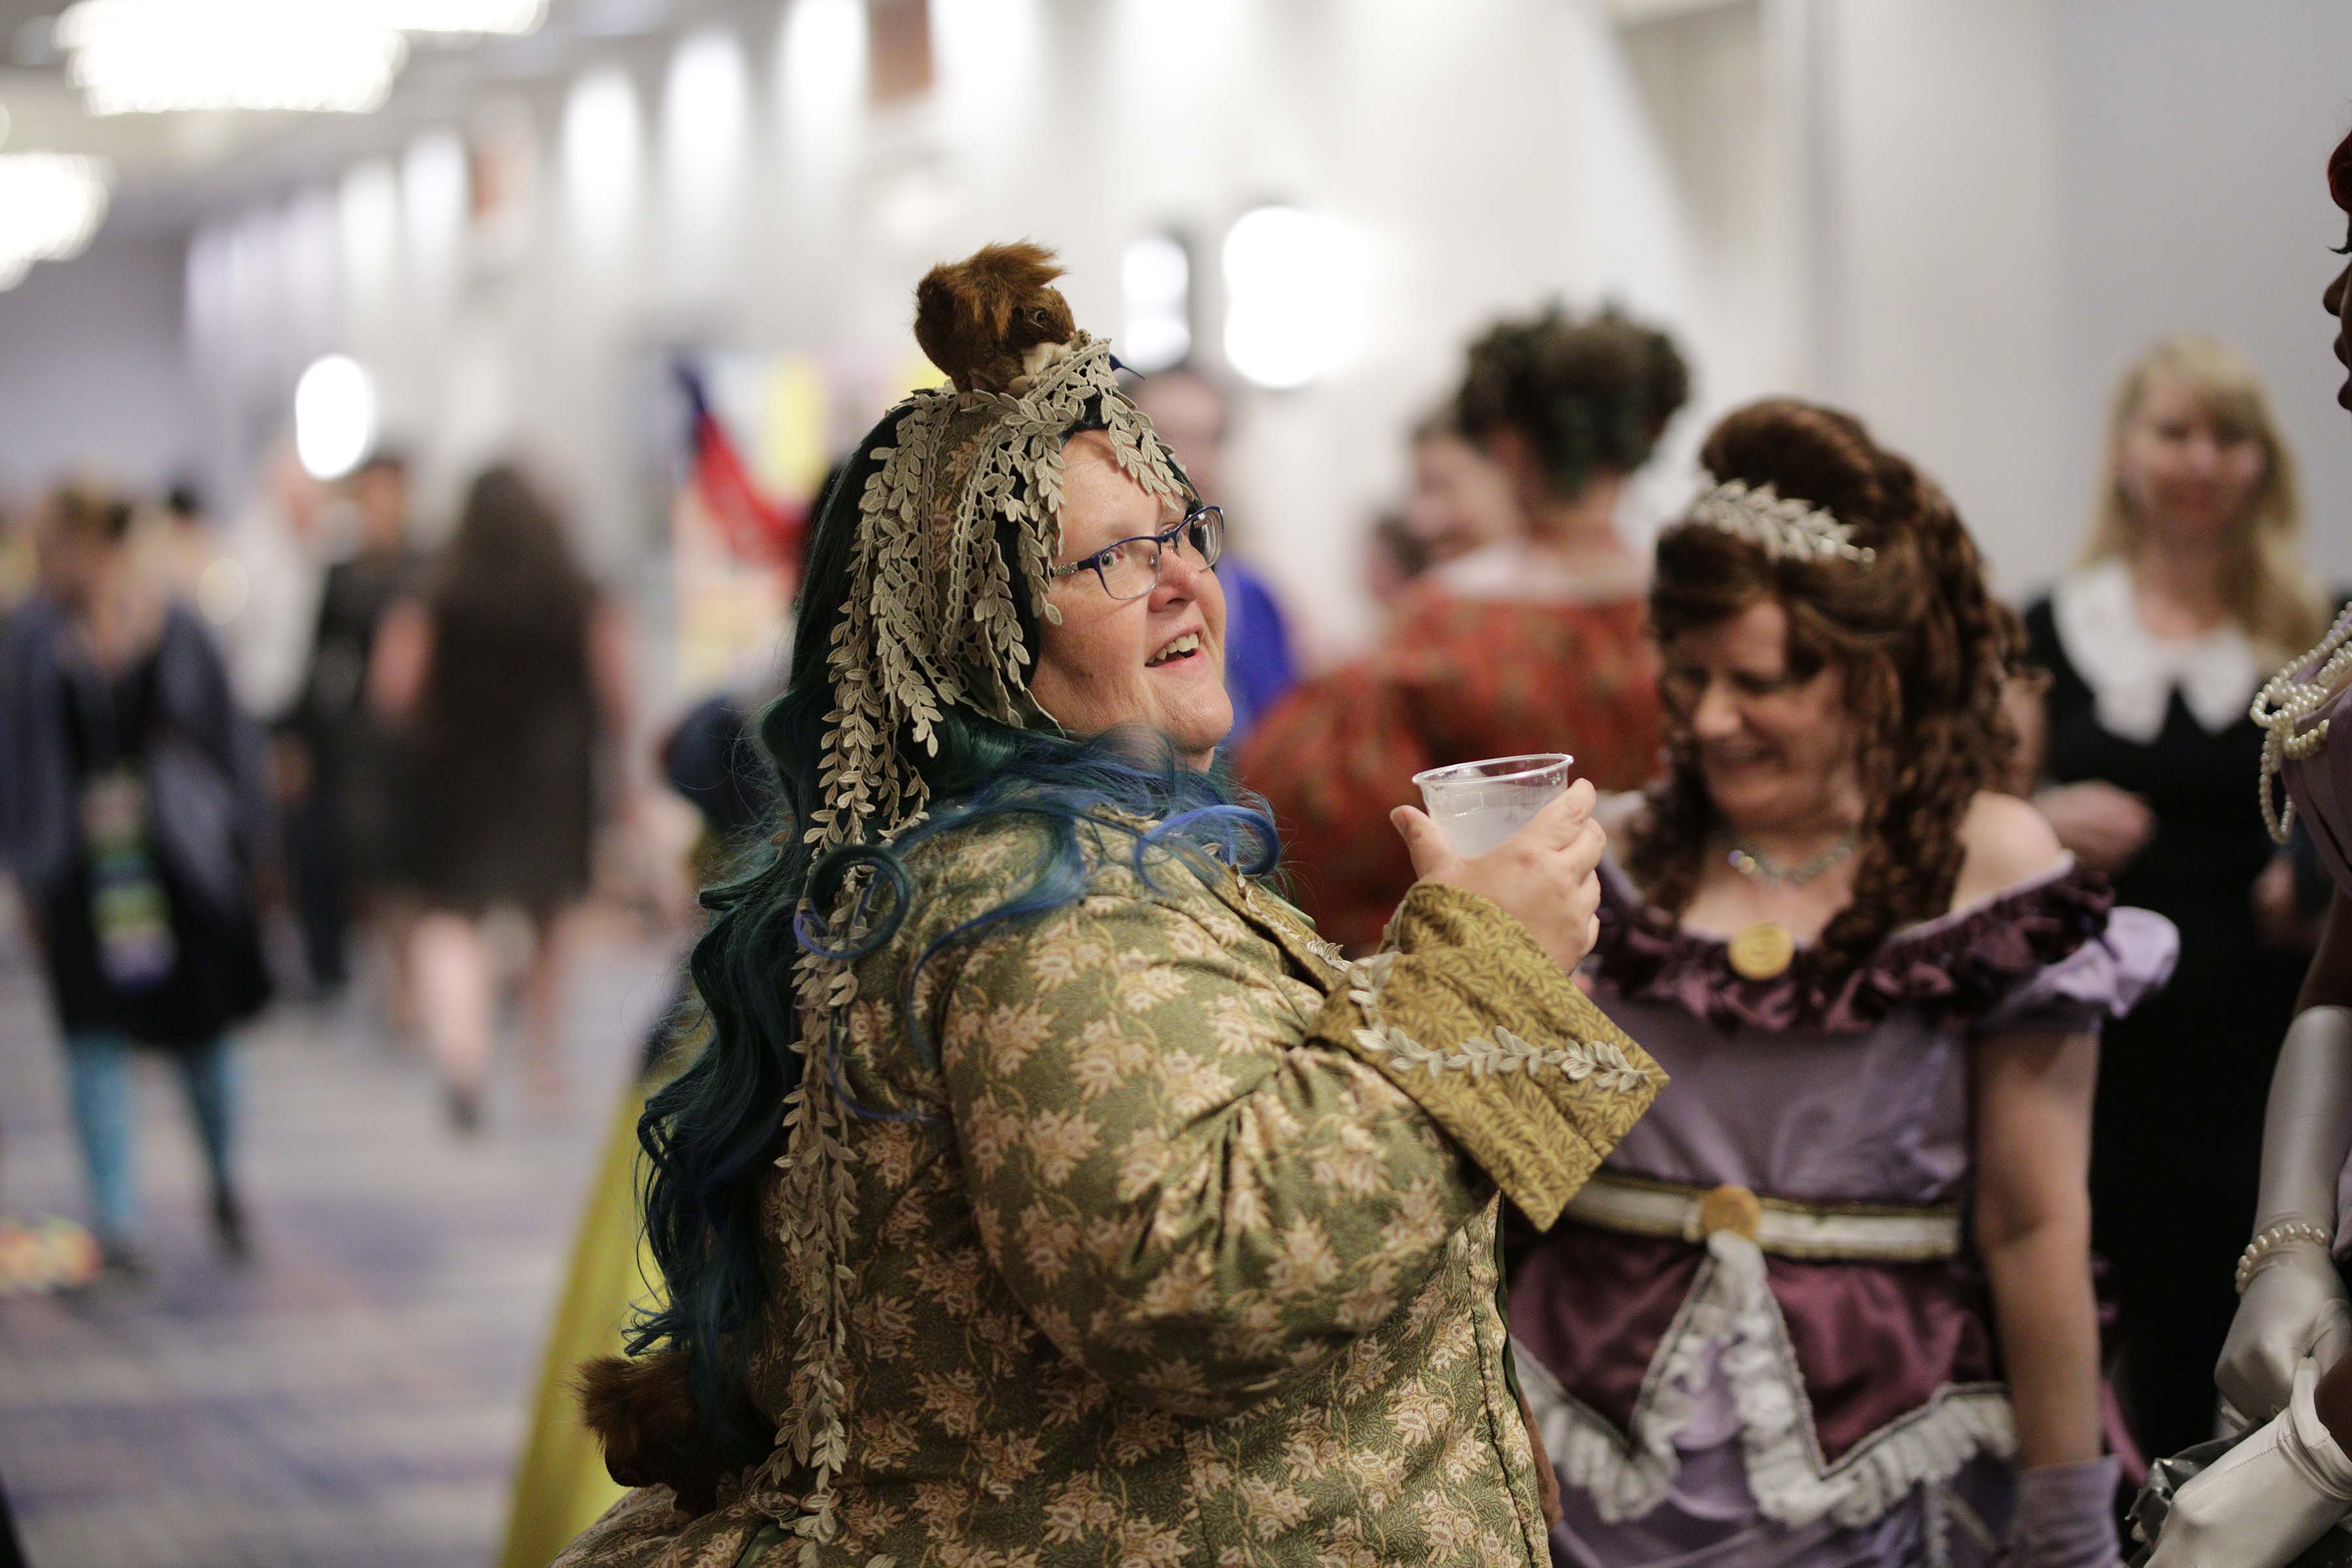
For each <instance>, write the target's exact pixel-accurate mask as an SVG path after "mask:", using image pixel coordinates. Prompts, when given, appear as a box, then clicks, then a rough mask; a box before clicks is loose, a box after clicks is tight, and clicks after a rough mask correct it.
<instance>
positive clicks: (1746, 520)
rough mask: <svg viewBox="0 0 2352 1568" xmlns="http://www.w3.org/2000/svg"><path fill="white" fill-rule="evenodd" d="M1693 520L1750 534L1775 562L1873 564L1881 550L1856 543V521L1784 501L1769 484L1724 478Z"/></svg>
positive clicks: (1694, 508)
mask: <svg viewBox="0 0 2352 1568" xmlns="http://www.w3.org/2000/svg"><path fill="white" fill-rule="evenodd" d="M1710 477H1712V476H1710ZM1687 521H1691V522H1694V523H1696V524H1697V525H1699V526H1700V527H1702V528H1712V529H1716V530H1718V531H1722V532H1724V533H1729V534H1735V535H1737V536H1738V537H1739V538H1741V539H1745V540H1747V541H1748V542H1749V543H1751V544H1754V545H1755V546H1757V547H1758V548H1759V549H1760V550H1762V551H1763V552H1764V553H1765V554H1767V555H1769V556H1770V557H1772V559H1773V560H1775V561H1826V560H1829V559H1831V558H1832V557H1835V558H1837V559H1839V560H1843V561H1852V562H1853V563H1856V564H1857V565H1862V566H1867V565H1869V564H1870V563H1872V562H1874V561H1875V560H1877V559H1878V552H1877V551H1875V550H1873V549H1872V548H1870V546H1868V545H1866V544H1856V543H1855V542H1853V525H1852V524H1850V523H1843V522H1840V521H1838V520H1837V519H1836V518H1835V517H1833V516H1832V515H1831V514H1830V513H1829V512H1828V511H1826V510H1822V508H1820V507H1817V506H1813V505H1811V504H1810V503H1808V502H1805V501H1801V500H1793V499H1791V500H1783V499H1782V498H1781V496H1780V493H1779V492H1778V491H1776V490H1774V489H1773V488H1772V487H1771V486H1770V485H1769V484H1766V485H1750V484H1748V482H1747V481H1745V480H1744V479H1725V480H1722V481H1720V482H1718V483H1717V484H1716V485H1715V486H1714V487H1713V488H1712V489H1708V490H1706V492H1705V493H1704V494H1702V495H1701V496H1700V497H1699V498H1698V500H1695V501H1693V502H1692V503H1691V509H1690V513H1689V516H1688V518H1687Z"/></svg>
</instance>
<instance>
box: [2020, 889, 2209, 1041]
mask: <svg viewBox="0 0 2352 1568" xmlns="http://www.w3.org/2000/svg"><path fill="white" fill-rule="evenodd" d="M2179 954H2180V933H2179V931H2175V930H2174V929H2173V925H2172V922H2171V921H2168V920H2166V919H2165V918H2164V917H2163V916H2162V915H2160V914H2158V913H2157V912H2156V911H2154V910H2140V909H2133V908H2131V907H2130V906H2128V905H2126V906H2122V907H2119V908H2117V909H2115V910H2110V911H2109V912H2108V915H2107V929H2106V930H2105V932H2104V933H2102V934H2101V935H2099V936H2097V937H2095V938H2093V939H2092V940H2091V941H2089V942H2084V944H2083V945H2082V946H2080V947H2078V948H2076V949H2075V950H2074V952H2071V953H2069V954H2067V955H2066V956H2065V957H2064V958H2062V959H2060V960H2058V961H2057V962H2056V963H2051V964H2047V965H2044V966H2043V967H2042V968H2041V969H2039V970H2036V971H2034V972H2033V973H2031V974H2029V975H2027V976H2026V977H2025V978H2024V979H2023V980H2022V981H2021V982H2020V983H2019V984H2017V985H2016V986H2015V987H2013V988H2012V989H2011V991H2010V993H2009V994H2007V995H2005V996H2003V997H2002V998H2001V999H2000V1001H1999V1002H1997V1003H1995V1004H1994V1005H1992V1007H1991V1008H1990V1009H1989V1010H1988V1011H1987V1012H1986V1013H1985V1015H1984V1016H1983V1017H1982V1018H1980V1019H1979V1021H1978V1023H1977V1026H1976V1032H1977V1033H1979V1034H1980V1035H1993V1034H2004V1033H2012V1032H2016V1031H2020V1030H2027V1029H2035V1030H2040V1029H2052V1030H2065V1031H2069V1032H2074V1031H2082V1030H2090V1029H2096V1028H2098V1027H2099V1026H2102V1025H2103V1024H2105V1022H2106V1021H2107V1020H2108V1019H2109V1018H2120V1017H2122V1016H2125V1015H2126V1014H2127V1013H2129V1012H2130V1011H2131V1010H2132V1009H2133V1008H2135V1007H2137V1006H2138V1005H2140V1003H2141V1002H2143V1001H2145V1000H2146V999H2147V997H2148V996H2149V995H2151V994H2154V993H2155V992H2157V991H2159V990H2161V989H2163V986H2164V983H2165V982H2166V981H2167V980H2169V979H2170V978H2171V977H2172V965H2173V961H2174V960H2175V959H2177V958H2178V957H2179Z"/></svg>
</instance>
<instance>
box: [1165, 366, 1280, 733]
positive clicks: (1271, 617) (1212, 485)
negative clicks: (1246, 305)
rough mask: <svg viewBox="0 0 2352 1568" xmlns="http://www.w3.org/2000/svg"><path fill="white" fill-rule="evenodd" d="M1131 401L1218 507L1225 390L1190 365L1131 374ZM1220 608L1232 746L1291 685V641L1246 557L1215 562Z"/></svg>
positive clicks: (1228, 410) (1276, 604)
mask: <svg viewBox="0 0 2352 1568" xmlns="http://www.w3.org/2000/svg"><path fill="white" fill-rule="evenodd" d="M1133 395H1134V397H1135V405H1136V406H1137V407H1138V408H1140V409H1142V410H1143V416H1144V417H1145V418H1147V419H1149V420H1150V421H1151V425H1152V428H1154V429H1156V430H1158V431H1159V432H1160V439H1161V440H1163V441H1166V442H1167V443H1168V446H1169V447H1170V449H1171V450H1172V451H1173V452H1174V453H1175V454H1176V461H1177V463H1178V465H1179V466H1181V468H1183V470H1184V476H1185V478H1187V479H1190V480H1192V491H1193V493H1194V494H1195V495H1198V496H1199V497H1200V498H1201V499H1202V500H1207V501H1212V502H1215V503H1218V504H1220V505H1222V504H1223V502H1225V501H1226V500H1228V499H1230V498H1229V497H1228V496H1227V495H1226V493H1225V440H1226V437H1227V436H1228V435H1230V434H1231V431H1232V424H1233V405H1232V402H1231V400H1230V399H1229V398H1227V397H1226V395H1225V391H1224V388H1223V387H1222V386H1219V385H1218V384H1216V383H1215V382H1213V381H1211V380H1210V379H1209V378H1208V377H1207V376H1206V375H1204V374H1202V373H1201V372H1200V371H1198V370H1195V369H1193V368H1192V366H1190V365H1185V364H1179V365H1173V366H1171V367H1170V368H1169V369H1167V370H1163V371H1161V372H1160V374H1157V375H1148V376H1141V377H1138V378H1136V380H1135V384H1134V387H1133ZM1217 580H1218V581H1219V582H1220V583H1222V584H1223V585H1224V590H1225V605H1226V629H1225V689H1226V691H1227V692H1229V693H1230V694H1231V695H1232V697H1233V700H1234V728H1233V733H1232V734H1231V735H1230V736H1229V737H1228V738H1227V740H1226V742H1225V744H1226V745H1227V746H1228V747H1229V748H1236V747H1239V746H1240V745H1241V743H1242V742H1243V741H1244V738H1246V737H1247V736H1248V734H1249V732H1250V731H1251V730H1252V729H1254V728H1255V726H1256V724H1257V721H1258V720H1259V719H1260V718H1261V717H1262V716H1263V715H1264V714H1265V712H1266V711H1267V710H1269V709H1271V708H1272V707H1273V706H1274V705H1275V704H1276V702H1278V701H1280V700H1282V697H1283V695H1284V693H1286V692H1287V691H1288V690H1289V689H1291V688H1292V687H1293V686H1296V685H1297V683H1298V660H1297V655H1296V653H1295V652H1294V651H1293V650H1292V647H1291V644H1290V623H1289V621H1288V619H1287V618H1286V616H1284V615H1283V612H1282V602H1281V601H1280V600H1279V599H1278V598H1276V596H1275V592H1274V588H1273V586H1272V585H1271V584H1268V583H1267V582H1266V580H1265V578H1264V577H1262V576H1260V575H1259V574H1257V573H1256V572H1255V571H1253V570H1252V569H1251V568H1250V565H1249V563H1247V562H1245V561H1244V560H1242V559H1241V558H1240V557H1239V556H1236V555H1232V554H1228V555H1226V557H1225V558H1224V560H1223V561H1222V562H1221V563H1218V566H1217Z"/></svg>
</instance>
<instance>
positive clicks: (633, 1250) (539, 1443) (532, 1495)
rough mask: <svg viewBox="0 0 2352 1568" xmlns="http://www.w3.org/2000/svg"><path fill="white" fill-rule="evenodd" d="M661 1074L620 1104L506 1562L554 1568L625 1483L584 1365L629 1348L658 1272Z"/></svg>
mask: <svg viewBox="0 0 2352 1568" xmlns="http://www.w3.org/2000/svg"><path fill="white" fill-rule="evenodd" d="M660 1081H661V1079H660V1078H659V1077H656V1078H654V1079H639V1080H635V1081H632V1082H631V1084H630V1085H629V1088H628V1090H627V1092H626V1093H625V1094H623V1095H622V1096H621V1100H620V1103H619V1104H618V1105H617V1106H616V1107H614V1115H613V1125H612V1130H611V1131H609V1132H608V1133H607V1134H606V1135H605V1140H604V1164H603V1166H602V1168H601V1169H600V1170H599V1171H598V1173H597V1175H596V1183H595V1185H594V1186H593V1187H592V1188H590V1189H589V1194H588V1207H587V1212H586V1213H585V1214H584V1215H583V1216H582V1218H581V1223H580V1234H579V1237H578V1239H577V1240H576V1241H574V1242H573V1243H572V1268H571V1272H570V1273H569V1274H568V1275H567V1276H566V1277H565V1279H564V1282H563V1294H562V1297H561V1298H560V1299H559V1300H558V1301H557V1302H556V1308H555V1321H554V1323H553V1324H552V1326H551V1331H550V1332H549V1335H548V1342H547V1356H546V1360H545V1361H544V1362H543V1363H541V1369H540V1374H539V1400H538V1403H537V1405H535V1406H534V1407H533V1409H532V1412H531V1422H530V1439H529V1447H526V1448H525V1450H524V1452H523V1457H522V1464H521V1466H520V1468H518V1469H517V1470H516V1471H515V1486H514V1501H513V1503H512V1504H511V1505H510V1508H509V1513H508V1515H507V1540H506V1547H505V1550H504V1551H502V1552H500V1553H499V1568H547V1565H548V1564H549V1563H552V1562H553V1561H555V1559H556V1557H557V1555H558V1554H559V1553H561V1552H562V1550H563V1549H564V1548H565V1547H567V1546H569V1545H571V1544H572V1537H573V1536H575V1535H578V1534H579V1533H580V1532H581V1531H583V1530H585V1529H587V1528H588V1527H589V1526H590V1525H592V1524H593V1523H595V1522H596V1520H597V1518H598V1517H599V1516H600V1515H602V1514H603V1513H604V1510H606V1509H608V1508H610V1507H612V1506H613V1504H614V1502H616V1501H618V1500H619V1499H620V1496H621V1494H622V1492H623V1491H624V1490H625V1488H624V1487H622V1486H621V1485H620V1484H619V1483H618V1482H616V1481H614V1479H613V1478H612V1477H611V1476H609V1475H607V1474H605V1472H604V1449H603V1448H601V1447H598V1445H597V1442H596V1439H595V1436H594V1435H593V1434H592V1433H591V1432H590V1431H589V1430H588V1428H587V1426H584V1425H583V1423H582V1421H581V1419H580V1402H579V1400H578V1399H577V1398H575V1397H574V1396H573V1394H572V1379H573V1378H574V1377H575V1376H576V1375H577V1374H578V1373H579V1370H580V1363H583V1362H584V1361H588V1360H590V1359H591V1358H593V1357H595V1356H600V1355H618V1354H619V1353H620V1352H621V1324H622V1321H623V1320H624V1319H625V1317H626V1315H627V1313H628V1310H629V1308H630V1306H631V1305H632V1304H633V1303H635V1301H636V1300H638V1299H639V1298H641V1297H643V1296H644V1295H645V1294H646V1291H647V1289H648V1286H647V1285H646V1281H647V1280H650V1279H657V1278H658V1275H657V1273H656V1270H655V1268H654V1265H653V1258H651V1257H650V1256H648V1255H646V1253H645V1252H644V1250H643V1247H644V1239H643V1232H642V1230H641V1229H640V1227H639V1226H638V1223H637V1193H636V1169H637V1117H638V1115H639V1114H640V1113H641V1112H642V1111H643V1110H645V1103H646V1095H647V1094H648V1093H649V1092H651V1090H652V1089H655V1088H656V1087H658V1085H659V1083H660Z"/></svg>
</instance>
